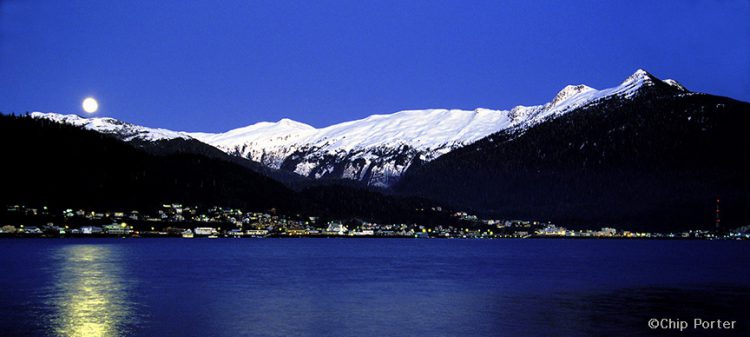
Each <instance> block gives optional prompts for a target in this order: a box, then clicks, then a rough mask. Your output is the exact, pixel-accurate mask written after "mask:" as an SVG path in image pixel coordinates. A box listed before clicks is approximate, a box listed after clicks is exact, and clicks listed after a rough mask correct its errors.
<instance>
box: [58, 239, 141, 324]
mask: <svg viewBox="0 0 750 337" xmlns="http://www.w3.org/2000/svg"><path fill="white" fill-rule="evenodd" d="M59 254H61V256H60V259H59V260H60V261H61V264H60V270H59V273H58V274H57V284H56V289H57V291H58V293H57V294H55V295H54V296H53V301H54V302H55V303H54V304H55V306H56V308H57V311H58V312H57V315H55V317H54V322H52V323H53V326H54V334H55V335H58V336H82V337H83V336H85V337H106V336H118V335H122V334H123V331H121V330H122V325H123V324H124V322H125V321H126V320H128V319H129V317H130V316H131V310H132V308H131V307H130V305H129V304H128V302H127V301H126V294H127V289H126V287H127V286H126V284H125V282H123V280H124V279H123V275H122V269H121V268H120V266H119V264H118V261H117V260H116V256H115V255H116V252H114V251H113V248H112V247H111V246H109V245H74V246H65V247H62V248H61V250H60V252H59Z"/></svg>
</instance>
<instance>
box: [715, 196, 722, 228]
mask: <svg viewBox="0 0 750 337" xmlns="http://www.w3.org/2000/svg"><path fill="white" fill-rule="evenodd" d="M720 203H721V199H719V197H716V233H717V234H718V233H719V229H720V225H721V208H720V207H719V206H720Z"/></svg>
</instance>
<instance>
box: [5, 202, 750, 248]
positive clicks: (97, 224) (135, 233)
mask: <svg viewBox="0 0 750 337" xmlns="http://www.w3.org/2000/svg"><path fill="white" fill-rule="evenodd" d="M436 210H437V211H442V209H440V208H439V207H438V209H436ZM4 211H5V216H4V220H0V237H181V238H199V237H206V238H243V237H247V238H284V237H290V238H301V237H341V238H462V239H500V238H592V239H606V238H621V239H706V240H713V239H733V240H747V239H750V226H743V227H739V228H736V229H733V230H727V231H721V232H719V231H716V230H688V231H682V232H668V233H654V232H636V231H628V230H621V229H618V228H614V227H601V228H597V229H567V228H565V227H563V226H559V225H556V224H553V223H550V222H540V221H532V220H501V219H482V218H480V217H478V216H476V215H472V214H467V213H466V212H452V213H450V216H451V218H452V219H453V220H454V225H437V226H425V225H417V224H382V223H373V222H367V221H364V220H359V219H348V220H331V219H321V218H319V217H315V216H309V217H302V216H299V215H297V216H285V215H278V214H275V213H276V212H275V211H274V210H270V211H268V212H248V211H243V210H240V209H234V208H222V207H211V208H207V209H200V208H198V207H190V206H183V205H182V204H164V205H162V206H161V207H160V208H159V209H158V210H157V211H155V212H152V213H147V212H140V211H137V210H130V211H112V212H97V211H89V210H83V209H65V210H63V211H62V212H57V213H55V212H53V211H52V210H50V209H48V208H47V207H44V206H43V207H41V208H33V207H26V206H23V205H12V206H8V207H6V209H5V210H4ZM55 220H56V221H55Z"/></svg>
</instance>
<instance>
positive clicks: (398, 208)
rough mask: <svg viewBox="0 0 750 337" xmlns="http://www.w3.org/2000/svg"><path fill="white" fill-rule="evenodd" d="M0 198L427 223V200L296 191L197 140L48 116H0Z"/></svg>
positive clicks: (329, 189)
mask: <svg viewBox="0 0 750 337" xmlns="http://www.w3.org/2000/svg"><path fill="white" fill-rule="evenodd" d="M0 150H1V151H2V156H3V161H2V165H0V176H1V177H2V180H0V184H1V185H2V189H1V190H0V204H5V205H9V204H30V205H46V206H51V207H55V208H67V207H71V208H79V207H80V208H94V209H97V208H98V209H102V208H104V209H120V210H122V209H131V208H136V209H150V208H154V207H159V206H160V205H161V204H163V203H172V202H178V203H185V204H190V205H202V206H213V205H218V206H232V207H241V208H243V209H248V210H268V209H271V208H275V209H276V210H277V211H279V212H282V213H287V214H293V213H303V214H308V215H318V216H329V217H357V218H361V219H364V220H368V221H394V222H406V221H415V222H422V223H424V222H426V221H432V220H434V219H436V218H435V217H434V216H433V215H430V214H426V213H424V212H421V211H419V212H417V211H416V210H417V209H418V208H422V207H424V205H429V202H427V201H424V200H417V199H401V198H397V197H392V196H385V195H383V194H381V193H377V192H372V191H365V190H362V189H358V188H356V187H354V186H341V185H336V184H333V185H331V186H312V187H306V188H304V189H302V191H300V192H296V191H293V190H291V189H288V188H287V187H285V186H284V185H282V184H281V183H279V182H277V181H275V180H272V179H271V178H269V177H266V176H264V175H262V174H260V173H258V172H256V171H255V169H257V168H256V167H255V166H253V163H252V162H248V161H247V160H245V159H242V158H235V157H232V156H228V155H226V154H224V153H223V152H220V151H219V150H216V149H214V148H213V147H210V146H208V145H205V144H202V143H200V142H197V141H185V140H168V141H160V142H155V143H154V142H149V143H144V144H139V143H137V142H136V143H126V142H123V141H121V140H119V139H117V138H115V137H113V136H111V135H105V134H101V133H97V132H94V131H87V130H83V129H80V128H78V127H75V126H70V125H65V124H59V123H56V122H53V121H49V120H45V119H32V118H28V117H19V116H8V115H2V114H0Z"/></svg>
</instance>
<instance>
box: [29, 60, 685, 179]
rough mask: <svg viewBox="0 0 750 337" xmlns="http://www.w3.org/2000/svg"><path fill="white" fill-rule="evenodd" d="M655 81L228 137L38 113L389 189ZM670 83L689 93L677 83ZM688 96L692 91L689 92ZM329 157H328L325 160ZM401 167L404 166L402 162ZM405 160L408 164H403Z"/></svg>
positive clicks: (279, 125)
mask: <svg viewBox="0 0 750 337" xmlns="http://www.w3.org/2000/svg"><path fill="white" fill-rule="evenodd" d="M656 81H658V79H656V78H655V77H653V76H652V75H650V74H649V73H648V72H646V71H645V70H642V69H638V70H637V71H636V72H635V73H633V75H631V76H629V77H628V78H627V79H625V81H623V82H622V83H621V84H620V85H619V86H616V87H613V88H608V89H603V90H596V89H594V88H591V87H588V86H586V85H582V84H580V85H569V86H566V87H565V88H563V89H562V90H561V91H560V92H559V93H557V95H555V96H554V98H553V99H552V101H550V102H549V103H546V104H543V105H536V106H516V107H514V108H513V109H511V110H492V109H482V108H478V109H474V110H459V109H424V110H405V111H399V112H396V113H392V114H387V115H372V116H369V117H367V118H363V119H359V120H354V121H348V122H344V123H339V124H335V125H331V126H328V127H324V128H319V129H318V128H314V127H312V126H310V125H307V124H304V123H300V122H296V121H293V120H290V119H286V118H285V119H281V120H279V121H278V122H260V123H256V124H252V125H249V126H245V127H242V128H238V129H233V130H230V131H227V132H224V133H202V132H175V131H170V130H165V129H153V128H146V127H142V126H138V125H133V124H128V123H123V122H120V121H117V120H115V119H112V118H82V117H79V116H77V115H60V114H42V113H33V114H32V116H33V117H35V118H47V119H51V120H57V121H60V122H64V123H68V124H73V125H79V126H83V127H85V128H87V129H90V130H96V131H100V132H104V133H119V134H121V136H122V137H123V139H125V140H133V139H143V140H159V139H172V138H186V139H187V138H195V139H198V140H200V141H202V142H204V143H207V144H210V145H213V146H215V147H217V148H219V149H221V150H223V151H225V152H227V153H230V154H235V155H240V156H243V157H246V158H249V159H252V160H255V161H258V162H261V163H263V164H264V165H267V166H269V167H272V168H280V166H281V164H282V163H283V162H284V161H285V160H286V159H287V158H288V157H289V156H290V155H292V154H294V153H295V152H296V151H300V152H299V153H298V154H300V155H301V156H302V157H301V158H297V160H296V162H297V166H296V167H295V168H294V171H295V172H297V173H299V174H302V175H312V173H313V172H315V174H314V176H315V177H322V176H324V175H325V174H326V172H331V171H332V170H333V167H332V166H331V163H330V158H331V157H334V158H338V159H337V160H340V161H342V162H343V161H346V160H349V161H353V160H356V159H362V160H364V161H365V166H364V167H361V164H360V165H359V166H356V167H355V166H352V165H353V164H352V163H351V162H349V163H348V164H346V163H345V164H346V165H347V166H345V167H344V174H343V175H344V176H345V178H351V179H363V178H364V177H363V176H364V172H366V171H367V168H368V167H371V168H372V173H371V175H372V177H371V178H370V179H371V180H373V179H374V181H371V182H370V183H372V184H375V185H381V186H386V185H387V184H388V183H389V182H392V181H394V179H396V178H398V176H399V175H400V174H402V173H403V172H404V171H405V170H406V169H407V168H408V167H409V165H410V163H411V160H413V159H414V158H420V159H421V160H428V161H429V160H433V159H435V158H437V157H438V156H440V155H442V154H445V153H447V152H449V151H451V150H453V149H455V148H457V147H461V146H465V145H467V144H470V143H472V142H475V141H477V140H479V139H481V138H484V137H486V136H488V135H490V134H493V133H495V132H498V131H502V130H506V129H511V128H516V129H518V130H521V131H523V130H524V129H526V128H528V127H530V126H533V125H535V124H538V123H540V122H542V121H544V120H547V119H549V118H555V117H557V116H561V115H563V114H565V113H567V112H569V111H572V110H574V109H576V108H580V107H583V106H585V105H588V104H592V103H595V102H597V101H599V100H601V99H603V98H607V97H612V96H619V97H623V98H630V97H633V96H634V95H635V94H636V93H637V92H638V90H639V89H640V88H641V87H644V86H653V85H655V83H656ZM663 82H664V83H666V84H668V85H671V86H674V87H677V88H679V89H681V90H685V89H684V87H683V86H682V85H680V84H679V83H677V82H676V81H674V80H665V81H663ZM685 91H687V90H685ZM326 156H327V158H328V159H325V158H326ZM397 161H398V162H399V163H397ZM404 161H405V162H404Z"/></svg>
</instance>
